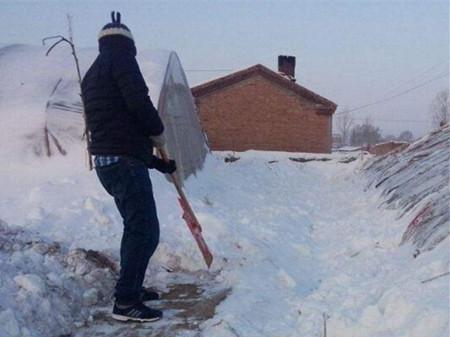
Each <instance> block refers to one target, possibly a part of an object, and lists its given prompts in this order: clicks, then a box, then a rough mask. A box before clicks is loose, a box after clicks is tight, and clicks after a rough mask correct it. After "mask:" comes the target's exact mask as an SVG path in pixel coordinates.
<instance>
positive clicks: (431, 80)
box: [336, 72, 449, 115]
mask: <svg viewBox="0 0 450 337" xmlns="http://www.w3.org/2000/svg"><path fill="white" fill-rule="evenodd" d="M448 74H449V72H446V73H445V74H441V75H439V76H437V77H434V78H432V79H430V80H429V81H426V82H424V83H421V84H418V85H416V86H414V87H411V88H409V89H407V90H404V91H401V92H399V93H397V94H395V95H392V96H388V97H386V98H383V99H379V100H377V101H374V102H371V103H367V104H363V105H360V106H358V107H356V108H353V109H350V110H345V111H341V112H338V113H336V115H338V114H342V113H348V112H353V111H357V110H361V109H364V108H367V107H369V106H373V105H377V104H381V103H384V102H387V101H390V100H392V99H394V98H397V97H400V96H403V95H405V94H407V93H409V92H411V91H413V90H416V89H419V88H421V87H424V86H426V85H428V84H430V83H432V82H434V81H437V80H439V79H441V78H444V77H447V76H448Z"/></svg>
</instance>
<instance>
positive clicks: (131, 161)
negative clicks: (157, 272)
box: [82, 12, 176, 322]
mask: <svg viewBox="0 0 450 337" xmlns="http://www.w3.org/2000/svg"><path fill="white" fill-rule="evenodd" d="M99 50H100V54H99V55H98V57H97V58H96V60H95V61H94V63H93V64H92V66H91V67H90V68H89V70H88V71H87V73H86V75H85V76H84V78H83V81H82V97H83V101H84V105H85V114H86V124H87V129H88V130H89V150H90V153H91V154H92V155H93V156H94V164H95V170H96V172H97V175H98V178H99V180H100V182H101V184H102V185H103V187H104V188H105V190H106V191H107V192H108V193H109V194H110V195H111V196H113V197H114V201H115V203H116V206H117V208H118V210H119V212H120V214H121V216H122V218H123V224H124V232H123V236H122V242H121V247H120V276H119V280H118V281H117V285H116V291H115V299H116V300H115V304H114V307H113V318H115V319H117V320H121V321H128V320H132V321H139V322H148V321H155V320H158V319H160V318H161V317H162V312H161V311H160V310H156V309H152V308H149V307H148V306H146V305H144V304H143V302H146V301H149V300H155V299H158V298H159V295H158V294H157V293H155V292H152V291H149V290H146V289H145V288H143V286H142V285H143V281H144V277H145V271H146V269H147V265H148V262H149V260H150V258H151V256H152V255H153V253H154V252H155V250H156V247H157V245H158V242H159V222H158V217H157V213H156V205H155V201H154V198H153V191H152V184H151V181H150V177H149V174H148V168H155V169H157V170H158V171H160V172H162V173H168V174H171V173H173V172H174V171H175V170H176V164H175V161H174V160H170V161H164V160H162V159H159V158H157V157H155V156H153V147H154V146H155V147H157V148H161V147H162V146H163V145H164V135H163V131H164V125H163V123H162V121H161V119H160V117H159V114H158V111H157V110H156V109H155V107H154V106H153V103H152V101H151V99H150V97H149V96H148V88H147V85H146V83H145V81H144V78H143V76H142V74H141V71H140V69H139V66H138V63H137V61H136V58H135V57H136V47H135V44H134V40H133V36H132V34H131V31H130V30H129V29H128V27H127V26H125V25H124V24H122V23H121V21H120V13H117V15H115V13H114V12H113V13H112V22H111V23H108V24H107V25H105V26H104V27H103V28H102V30H101V31H100V33H99Z"/></svg>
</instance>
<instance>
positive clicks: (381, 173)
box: [365, 126, 450, 252]
mask: <svg viewBox="0 0 450 337" xmlns="http://www.w3.org/2000/svg"><path fill="white" fill-rule="evenodd" d="M365 173H366V175H368V177H369V180H370V183H369V186H373V187H375V188H380V189H381V190H382V196H383V204H382V206H386V207H388V208H394V209H398V210H399V217H401V218H402V217H405V218H407V219H408V227H407V228H406V229H405V233H404V235H403V238H402V243H406V242H412V243H413V244H414V245H415V246H416V247H417V249H418V251H419V252H420V251H426V250H431V249H433V248H434V247H436V245H438V244H439V243H440V242H442V241H443V240H444V239H445V238H447V237H448V236H449V233H450V228H449V223H450V213H449V204H450V185H449V184H450V180H449V174H450V126H446V127H443V128H442V129H440V130H438V131H435V132H433V133H431V134H430V135H428V136H425V137H424V138H422V139H420V140H418V141H417V142H415V143H413V144H411V145H410V146H409V147H408V148H407V149H405V150H403V151H400V152H397V153H391V154H387V155H385V156H383V157H380V158H379V159H375V160H373V161H370V162H369V163H368V164H367V165H366V167H365Z"/></svg>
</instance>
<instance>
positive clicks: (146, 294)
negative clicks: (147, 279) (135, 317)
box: [140, 288, 160, 302]
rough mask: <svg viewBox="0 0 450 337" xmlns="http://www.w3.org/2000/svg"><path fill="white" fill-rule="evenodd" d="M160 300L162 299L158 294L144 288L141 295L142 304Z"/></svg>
mask: <svg viewBox="0 0 450 337" xmlns="http://www.w3.org/2000/svg"><path fill="white" fill-rule="evenodd" d="M159 299H160V297H159V294H158V293H157V292H155V291H153V290H150V289H148V288H142V290H141V294H140V300H141V302H147V301H157V300H159Z"/></svg>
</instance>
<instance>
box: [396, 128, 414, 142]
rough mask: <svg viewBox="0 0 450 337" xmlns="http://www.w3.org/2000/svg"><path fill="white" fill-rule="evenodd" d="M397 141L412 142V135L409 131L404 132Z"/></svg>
mask: <svg viewBox="0 0 450 337" xmlns="http://www.w3.org/2000/svg"><path fill="white" fill-rule="evenodd" d="M397 140H399V141H403V142H408V143H411V142H412V141H413V140H414V135H413V133H412V132H411V131H409V130H405V131H402V132H401V133H400V136H398V138H397Z"/></svg>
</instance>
